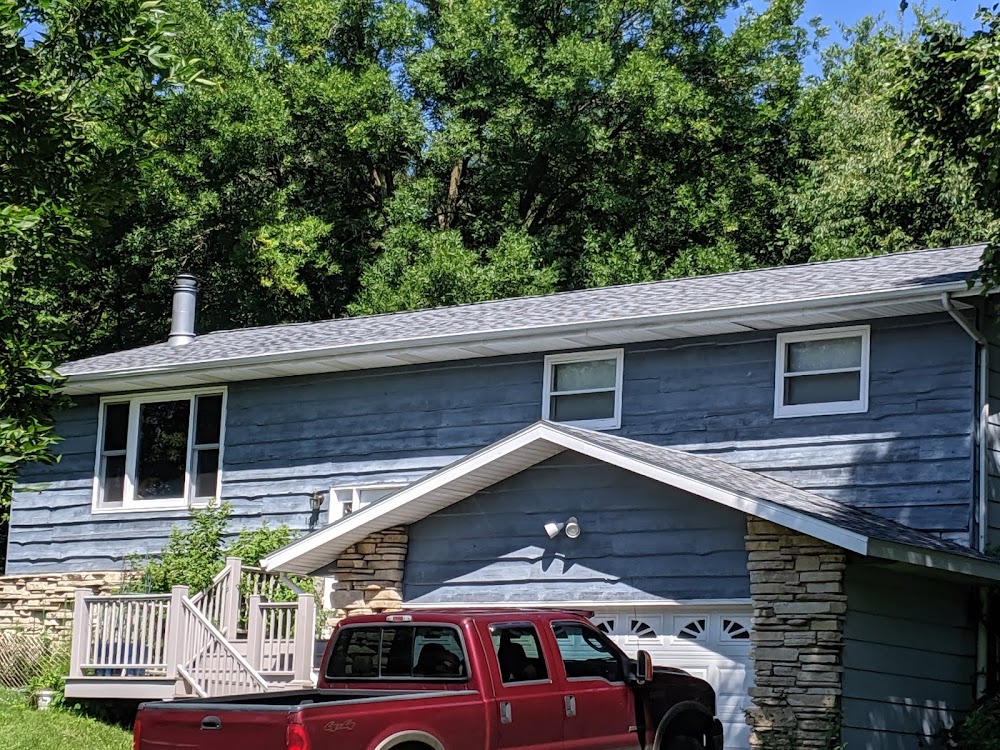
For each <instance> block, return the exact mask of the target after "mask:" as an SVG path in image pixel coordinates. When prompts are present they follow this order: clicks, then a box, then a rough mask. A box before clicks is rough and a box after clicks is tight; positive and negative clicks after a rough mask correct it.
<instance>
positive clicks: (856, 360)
mask: <svg viewBox="0 0 1000 750" xmlns="http://www.w3.org/2000/svg"><path fill="white" fill-rule="evenodd" d="M870 333H871V329H870V328H869V327H868V326H854V327H850V328H828V329H824V330H822V331H803V332H796V333H779V334H778V355H777V369H776V373H775V389H774V416H776V417H799V416H807V415H813V414H851V413H855V412H863V411H868V351H869V336H870Z"/></svg>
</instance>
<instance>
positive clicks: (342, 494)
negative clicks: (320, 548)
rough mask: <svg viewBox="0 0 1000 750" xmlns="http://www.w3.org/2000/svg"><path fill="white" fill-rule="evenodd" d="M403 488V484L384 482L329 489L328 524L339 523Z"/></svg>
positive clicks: (404, 484)
mask: <svg viewBox="0 0 1000 750" xmlns="http://www.w3.org/2000/svg"><path fill="white" fill-rule="evenodd" d="M405 486H406V483H405V482H386V483H384V484H367V485H358V486H357V487H331V488H330V523H333V522H334V521H339V520H340V519H341V518H343V517H344V516H349V515H351V513H355V512H357V511H359V510H361V509H362V508H364V507H365V506H366V505H371V504H372V503H374V502H375V501H376V500H381V499H382V498H383V497H385V496H386V495H390V494H392V493H393V492H395V491H396V490H398V489H402V488H403V487H405Z"/></svg>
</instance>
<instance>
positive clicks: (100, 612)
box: [70, 589, 170, 677]
mask: <svg viewBox="0 0 1000 750" xmlns="http://www.w3.org/2000/svg"><path fill="white" fill-rule="evenodd" d="M74 609H75V612H74V619H73V649H72V652H71V654H70V668H71V670H72V672H73V673H74V674H88V673H92V674H93V675H95V676H98V677H103V676H120V675H126V676H152V675H153V674H156V673H160V674H165V673H166V671H167V669H168V664H169V661H168V658H167V647H166V645H167V640H168V639H167V629H168V620H169V610H170V595H169V594H164V595H153V596H150V595H142V594H136V595H123V596H115V597H106V596H95V595H93V593H92V592H90V591H89V590H87V589H77V592H76V600H75V606H74Z"/></svg>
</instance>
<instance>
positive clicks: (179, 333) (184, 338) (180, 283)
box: [167, 273, 198, 346]
mask: <svg viewBox="0 0 1000 750" xmlns="http://www.w3.org/2000/svg"><path fill="white" fill-rule="evenodd" d="M197 299H198V280H197V279H196V278H195V277H194V276H192V275H191V274H187V273H182V274H180V275H179V276H178V277H177V278H176V279H174V305H173V312H172V314H171V316H170V336H168V337H167V343H168V344H170V345H171V346H183V345H184V344H190V343H191V342H192V341H194V336H195V333H194V312H195V303H196V301H197Z"/></svg>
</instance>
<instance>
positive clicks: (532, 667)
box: [490, 623, 549, 684]
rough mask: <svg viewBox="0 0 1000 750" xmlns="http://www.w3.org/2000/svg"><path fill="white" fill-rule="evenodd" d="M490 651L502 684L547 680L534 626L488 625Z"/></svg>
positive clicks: (546, 671) (540, 647)
mask: <svg viewBox="0 0 1000 750" xmlns="http://www.w3.org/2000/svg"><path fill="white" fill-rule="evenodd" d="M490 637H491V638H492V639H493V651H494V653H495V654H496V657H497V666H499V667H500V679H501V680H502V681H503V682H504V683H505V684H511V683H515V682H531V681H533V680H547V679H548V677H549V673H548V670H547V669H546V668H545V657H544V656H543V655H542V646H541V643H539V641H538V632H537V631H536V630H535V626H534V625H530V624H528V623H523V624H522V623H518V624H516V625H490Z"/></svg>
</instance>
